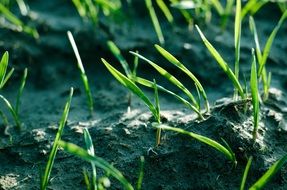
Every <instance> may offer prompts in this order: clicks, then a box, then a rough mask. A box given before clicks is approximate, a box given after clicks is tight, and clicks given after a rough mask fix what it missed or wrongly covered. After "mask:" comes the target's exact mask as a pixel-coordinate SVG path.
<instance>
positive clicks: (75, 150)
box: [57, 140, 134, 190]
mask: <svg viewBox="0 0 287 190" xmlns="http://www.w3.org/2000/svg"><path fill="white" fill-rule="evenodd" d="M57 145H58V146H60V147H62V148H63V149H64V150H65V151H67V152H69V153H70V154H73V155H75V156H78V157H80V158H81V159H83V160H85V161H88V162H92V163H94V164H95V165H96V166H97V167H98V168H101V169H103V170H104V171H106V172H108V173H109V174H110V175H111V176H113V177H114V178H116V179H117V180H118V181H119V182H120V183H121V184H122V185H123V187H124V189H126V190H133V189H134V188H133V187H132V185H131V184H130V183H129V182H128V181H127V179H126V178H125V177H124V176H123V174H122V173H121V172H120V171H119V170H117V169H116V168H115V167H114V166H112V165H111V164H109V163H108V162H107V161H105V160H104V159H102V158H100V157H97V156H91V155H90V154H89V153H88V152H87V151H86V150H84V149H82V148H80V147H79V146H77V145H75V144H72V143H68V142H64V141H61V140H60V141H58V142H57Z"/></svg>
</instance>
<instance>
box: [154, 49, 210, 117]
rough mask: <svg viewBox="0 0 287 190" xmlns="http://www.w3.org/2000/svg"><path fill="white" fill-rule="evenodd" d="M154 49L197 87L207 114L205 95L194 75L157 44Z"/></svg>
mask: <svg viewBox="0 0 287 190" xmlns="http://www.w3.org/2000/svg"><path fill="white" fill-rule="evenodd" d="M155 48H156V49H157V51H158V52H159V53H160V54H161V55H162V56H163V57H164V58H166V59H167V60H168V61H169V62H170V63H172V64H173V65H175V66H176V67H178V68H179V69H180V70H182V71H183V72H184V73H186V74H187V75H188V76H189V77H190V78H191V80H192V81H193V82H194V83H195V86H196V87H198V89H199V91H200V93H201V94H202V96H203V99H204V101H205V106H206V110H207V111H208V112H209V109H210V108H209V102H208V99H207V95H206V93H205V90H204V88H203V87H202V85H201V83H200V82H199V80H198V79H197V78H196V77H195V76H194V74H193V73H192V72H190V70H188V69H187V68H186V67H185V66H184V65H183V64H182V63H181V62H180V61H179V60H178V59H176V58H175V57H174V56H173V55H172V54H171V53H169V52H168V51H166V50H165V49H164V48H162V47H161V46H159V45H157V44H156V45H155Z"/></svg>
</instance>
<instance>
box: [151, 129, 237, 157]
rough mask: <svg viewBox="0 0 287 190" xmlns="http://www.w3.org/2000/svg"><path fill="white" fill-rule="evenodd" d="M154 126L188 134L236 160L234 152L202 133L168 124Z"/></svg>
mask: <svg viewBox="0 0 287 190" xmlns="http://www.w3.org/2000/svg"><path fill="white" fill-rule="evenodd" d="M154 127H156V128H161V129H163V130H169V131H174V132H178V133H181V134H184V135H188V136H190V137H192V138H194V139H196V140H198V141H200V142H202V143H204V144H207V145H209V146H210V147H213V148H214V149H216V150H218V151H219V152H221V153H222V154H224V156H225V157H226V158H227V159H229V160H231V161H233V162H236V160H235V157H234V153H233V152H230V151H229V150H228V149H227V148H225V147H224V146H222V145H221V144H219V143H218V142H216V141H214V140H212V139H210V138H208V137H205V136H202V135H199V134H196V133H193V132H189V131H185V130H183V129H180V128H176V127H170V126H167V125H164V124H154Z"/></svg>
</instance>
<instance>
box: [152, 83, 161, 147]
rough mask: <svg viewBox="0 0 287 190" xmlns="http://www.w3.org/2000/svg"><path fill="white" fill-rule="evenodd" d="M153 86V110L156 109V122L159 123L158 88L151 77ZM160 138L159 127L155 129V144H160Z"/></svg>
mask: <svg viewBox="0 0 287 190" xmlns="http://www.w3.org/2000/svg"><path fill="white" fill-rule="evenodd" d="M153 87H154V98H155V110H156V122H157V123H158V124H160V123H161V120H160V105H159V97H158V89H157V84H156V81H155V79H153ZM160 139H161V129H157V131H156V146H158V145H159V144H160Z"/></svg>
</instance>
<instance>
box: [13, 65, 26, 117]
mask: <svg viewBox="0 0 287 190" xmlns="http://www.w3.org/2000/svg"><path fill="white" fill-rule="evenodd" d="M27 75H28V69H27V68H25V70H24V73H23V77H22V80H21V84H20V88H19V90H18V94H17V99H16V106H15V112H16V113H17V115H19V107H20V104H21V101H20V99H21V97H22V94H23V90H24V87H25V84H26V79H27Z"/></svg>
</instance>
